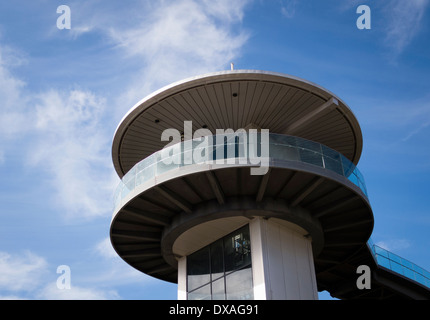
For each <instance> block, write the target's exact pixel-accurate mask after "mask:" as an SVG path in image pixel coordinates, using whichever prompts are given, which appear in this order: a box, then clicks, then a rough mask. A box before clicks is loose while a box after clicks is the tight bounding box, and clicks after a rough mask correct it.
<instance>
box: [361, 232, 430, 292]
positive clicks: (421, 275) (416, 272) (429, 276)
mask: <svg viewBox="0 0 430 320" xmlns="http://www.w3.org/2000/svg"><path fill="white" fill-rule="evenodd" d="M367 245H368V246H369V248H370V251H371V252H372V255H373V257H374V258H375V261H376V262H377V263H378V265H380V266H382V267H384V268H387V269H389V270H391V271H393V272H395V273H398V274H400V275H402V276H404V277H406V278H409V279H412V280H414V281H416V282H418V283H420V284H422V285H424V286H426V287H428V288H430V272H428V271H427V270H425V269H423V268H421V267H419V266H417V265H416V264H414V263H412V262H410V261H409V260H406V259H403V258H402V257H400V256H398V255H396V254H394V253H392V252H390V251H388V250H386V249H384V248H381V247H380V246H378V245H376V244H374V243H373V241H372V239H370V240H369V241H368V243H367Z"/></svg>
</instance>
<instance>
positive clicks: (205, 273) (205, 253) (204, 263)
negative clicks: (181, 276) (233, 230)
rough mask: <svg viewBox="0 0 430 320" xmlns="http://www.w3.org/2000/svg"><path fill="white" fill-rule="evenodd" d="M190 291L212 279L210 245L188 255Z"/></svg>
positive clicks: (188, 283)
mask: <svg viewBox="0 0 430 320" xmlns="http://www.w3.org/2000/svg"><path fill="white" fill-rule="evenodd" d="M187 275H188V276H187V285H188V291H191V290H194V289H195V288H198V287H200V286H202V285H204V284H205V283H208V282H209V281H210V265H209V247H205V248H203V249H201V250H199V251H197V252H195V253H193V254H191V255H189V256H188V257H187Z"/></svg>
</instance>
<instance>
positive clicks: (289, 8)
mask: <svg viewBox="0 0 430 320" xmlns="http://www.w3.org/2000/svg"><path fill="white" fill-rule="evenodd" d="M296 6H297V0H281V13H282V15H283V16H284V17H287V18H292V17H294V15H295V13H296Z"/></svg>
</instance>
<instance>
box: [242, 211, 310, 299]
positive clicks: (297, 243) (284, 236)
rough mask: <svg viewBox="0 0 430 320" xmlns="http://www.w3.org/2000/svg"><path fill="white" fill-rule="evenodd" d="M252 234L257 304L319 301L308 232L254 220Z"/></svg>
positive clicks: (281, 224) (277, 223) (284, 222)
mask: <svg viewBox="0 0 430 320" xmlns="http://www.w3.org/2000/svg"><path fill="white" fill-rule="evenodd" d="M250 233H251V256H252V271H253V279H254V298H255V299H256V300H264V299H267V300H271V299H273V300H278V299H279V300H316V299H318V291H317V285H316V278H315V270H314V263H313V256H312V244H311V240H310V239H308V238H306V237H304V235H305V234H306V231H304V230H303V229H301V228H300V227H298V226H296V225H294V224H291V223H289V222H286V221H283V220H277V219H269V220H265V219H263V218H255V219H254V220H252V221H251V222H250Z"/></svg>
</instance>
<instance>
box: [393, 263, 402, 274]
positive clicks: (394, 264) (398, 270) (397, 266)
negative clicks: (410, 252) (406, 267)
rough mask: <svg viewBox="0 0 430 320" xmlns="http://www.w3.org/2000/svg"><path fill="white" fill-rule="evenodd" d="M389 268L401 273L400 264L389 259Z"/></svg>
mask: <svg viewBox="0 0 430 320" xmlns="http://www.w3.org/2000/svg"><path fill="white" fill-rule="evenodd" d="M391 270H393V271H395V272H397V273H399V274H403V267H402V265H400V264H398V263H396V262H394V261H391Z"/></svg>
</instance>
